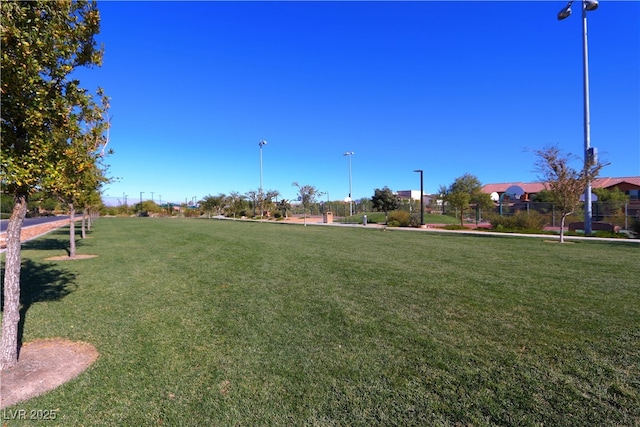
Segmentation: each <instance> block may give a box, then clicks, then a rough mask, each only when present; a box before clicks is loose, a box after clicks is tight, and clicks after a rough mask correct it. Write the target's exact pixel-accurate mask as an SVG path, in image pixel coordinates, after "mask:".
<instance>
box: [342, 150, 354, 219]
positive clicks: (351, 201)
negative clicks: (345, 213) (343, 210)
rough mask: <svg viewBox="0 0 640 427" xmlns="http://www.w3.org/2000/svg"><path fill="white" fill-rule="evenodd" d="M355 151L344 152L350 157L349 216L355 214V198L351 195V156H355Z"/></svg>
mask: <svg viewBox="0 0 640 427" xmlns="http://www.w3.org/2000/svg"><path fill="white" fill-rule="evenodd" d="M354 154H355V153H354V152H353V151H347V152H346V153H344V155H345V156H347V157H349V216H353V198H352V197H351V191H352V188H351V157H353V155H354Z"/></svg>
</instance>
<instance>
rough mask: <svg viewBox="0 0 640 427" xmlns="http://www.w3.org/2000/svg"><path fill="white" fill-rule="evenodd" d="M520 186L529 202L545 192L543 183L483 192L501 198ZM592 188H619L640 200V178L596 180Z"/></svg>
mask: <svg viewBox="0 0 640 427" xmlns="http://www.w3.org/2000/svg"><path fill="white" fill-rule="evenodd" d="M512 186H518V187H520V188H522V191H523V192H524V195H523V197H522V198H521V199H523V200H528V199H529V197H530V196H531V195H533V194H536V193H538V192H540V191H541V190H544V184H543V183H542V182H503V183H500V184H486V185H484V186H483V187H482V191H483V192H484V193H487V194H493V193H497V194H498V196H501V195H502V194H503V193H505V192H506V191H507V189H508V188H509V187H512ZM591 188H606V189H610V190H612V189H614V188H618V189H619V190H620V191H622V192H623V193H625V194H628V195H629V199H630V200H640V176H629V177H622V178H596V179H594V180H593V181H592V182H591Z"/></svg>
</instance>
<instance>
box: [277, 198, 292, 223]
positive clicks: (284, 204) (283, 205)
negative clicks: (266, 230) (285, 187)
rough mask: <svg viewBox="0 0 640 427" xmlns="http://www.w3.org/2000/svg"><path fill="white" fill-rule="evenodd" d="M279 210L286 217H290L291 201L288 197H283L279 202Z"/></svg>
mask: <svg viewBox="0 0 640 427" xmlns="http://www.w3.org/2000/svg"><path fill="white" fill-rule="evenodd" d="M277 206H278V210H279V211H280V212H282V215H283V216H284V217H285V218H289V215H288V212H289V210H290V209H291V203H289V201H288V200H287V199H282V200H280V201H279V202H278V203H277Z"/></svg>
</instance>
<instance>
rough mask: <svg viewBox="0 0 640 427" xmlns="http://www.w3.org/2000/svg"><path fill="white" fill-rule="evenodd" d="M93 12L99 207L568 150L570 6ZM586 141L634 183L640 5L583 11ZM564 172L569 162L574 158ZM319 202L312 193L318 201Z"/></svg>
mask: <svg viewBox="0 0 640 427" xmlns="http://www.w3.org/2000/svg"><path fill="white" fill-rule="evenodd" d="M565 4H566V3H565V2H564V1H537V2H519V1H513V2H508V1H498V2H484V1H469V2H458V1H449V2H436V1H426V2H359V1H358V2H337V1H336V2H205V1H201V2H99V3H98V5H99V9H100V12H101V16H102V30H101V33H100V35H99V36H98V41H99V43H102V44H103V45H104V49H105V56H104V64H103V66H102V67H101V68H94V69H91V70H87V71H82V72H80V73H79V74H78V76H79V78H80V79H81V82H82V83H83V85H84V86H85V87H88V88H90V89H93V88H95V87H96V86H97V85H100V86H102V87H103V88H104V89H105V91H106V93H107V94H108V95H109V96H110V97H111V111H110V113H111V115H112V116H113V119H112V129H111V132H110V141H111V142H110V147H111V148H113V149H114V150H115V154H114V155H113V156H111V157H110V158H109V161H108V163H109V164H110V165H111V167H110V170H109V172H110V174H111V175H112V176H114V177H118V178H119V179H118V180H117V181H116V182H113V183H111V184H110V185H109V186H108V187H107V188H106V190H105V191H104V195H105V198H106V200H107V201H108V202H111V203H117V202H118V201H120V202H122V198H123V194H126V195H127V196H128V200H129V203H131V202H132V201H138V199H139V197H140V192H144V194H143V196H142V197H143V199H145V200H146V199H151V197H152V192H153V198H154V200H155V201H158V200H160V198H161V200H162V201H163V202H164V201H173V202H184V201H185V199H188V200H192V198H194V197H195V198H196V199H201V198H202V197H204V196H206V195H207V194H213V195H215V194H218V193H225V194H228V193H229V192H231V191H238V192H240V193H244V192H246V191H249V190H256V189H258V188H259V186H260V153H259V146H258V142H259V141H260V140H262V139H264V140H266V141H267V142H268V144H267V145H266V146H264V148H263V182H264V188H265V189H275V190H278V191H280V193H281V194H282V197H285V198H293V197H294V196H295V193H296V189H295V187H293V186H292V185H291V183H292V182H293V181H297V182H299V183H300V184H310V185H314V186H316V187H317V188H318V189H319V190H321V191H324V192H328V193H329V197H330V199H331V200H338V199H344V198H345V197H346V196H347V195H348V192H349V162H348V157H345V156H344V155H343V154H344V153H345V152H346V151H353V152H354V153H355V154H354V155H353V157H352V187H353V197H354V198H355V199H357V198H361V197H371V195H372V194H373V192H374V189H375V188H382V187H383V186H388V187H390V188H391V189H392V190H406V189H419V175H418V174H416V173H414V172H413V170H414V169H423V170H424V185H425V192H428V193H431V192H436V191H437V190H438V188H439V187H440V185H446V186H448V185H449V184H451V183H452V182H453V181H454V180H455V178H457V177H459V176H461V175H463V174H465V173H471V174H473V175H475V176H477V177H478V178H479V179H480V181H481V182H482V183H483V184H488V183H498V182H510V181H524V182H530V181H536V180H537V175H536V173H535V171H534V163H535V160H536V159H535V156H534V154H533V153H532V152H531V150H533V149H539V148H542V147H543V146H545V145H548V144H552V143H553V144H557V145H559V146H560V147H561V148H562V149H564V150H566V151H568V152H571V153H573V154H576V155H577V156H579V157H582V150H583V146H584V145H583V144H584V139H583V95H582V94H583V79H582V38H581V34H582V22H581V17H580V14H581V12H580V4H579V2H576V3H575V4H574V11H573V15H572V16H571V17H569V18H568V19H566V20H564V21H558V20H557V19H556V14H557V12H558V11H559V10H560V9H561V8H562V7H564V6H565ZM588 27H589V72H590V83H591V85H590V89H591V96H590V101H591V144H592V146H595V147H597V148H598V150H599V153H600V157H601V159H602V160H606V161H609V162H611V165H610V166H608V167H607V168H605V169H604V170H603V172H602V175H603V176H612V177H620V176H634V175H638V174H640V2H629V1H627V2H624V1H622V2H614V1H601V2H600V7H599V8H598V9H597V10H596V11H593V12H590V13H589V15H588ZM574 166H575V167H577V168H579V167H580V161H577V162H576V163H575V165H574ZM325 197H326V196H324V197H323V198H325Z"/></svg>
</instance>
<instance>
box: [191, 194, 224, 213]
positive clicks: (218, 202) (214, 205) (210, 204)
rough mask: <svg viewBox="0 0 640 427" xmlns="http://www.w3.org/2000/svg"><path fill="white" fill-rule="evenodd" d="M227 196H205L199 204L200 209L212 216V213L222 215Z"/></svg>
mask: <svg viewBox="0 0 640 427" xmlns="http://www.w3.org/2000/svg"><path fill="white" fill-rule="evenodd" d="M225 199H226V196H225V195H224V194H222V193H220V194H218V195H217V196H212V195H210V194H209V195H208V196H205V197H204V198H203V199H202V200H200V201H199V202H198V204H199V205H200V207H201V208H202V209H203V210H204V211H205V212H207V213H208V214H209V216H211V214H212V213H214V212H216V213H217V215H220V212H221V211H222V208H223V207H224V203H225Z"/></svg>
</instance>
